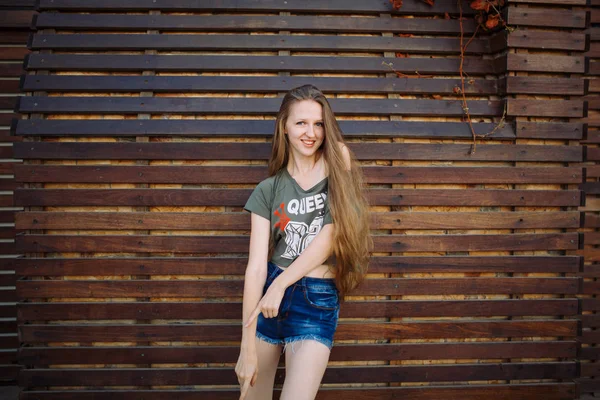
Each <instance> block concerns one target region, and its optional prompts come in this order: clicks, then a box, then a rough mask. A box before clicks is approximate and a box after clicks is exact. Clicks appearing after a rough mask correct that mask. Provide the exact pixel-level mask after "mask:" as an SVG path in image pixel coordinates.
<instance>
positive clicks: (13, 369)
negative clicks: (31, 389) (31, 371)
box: [0, 365, 23, 386]
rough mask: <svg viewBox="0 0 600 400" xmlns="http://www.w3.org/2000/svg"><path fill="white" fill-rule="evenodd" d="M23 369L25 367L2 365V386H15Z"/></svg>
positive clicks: (0, 377)
mask: <svg viewBox="0 0 600 400" xmlns="http://www.w3.org/2000/svg"><path fill="white" fill-rule="evenodd" d="M21 368H23V367H21V366H19V365H0V382H2V385H3V386H8V385H14V384H15V382H16V380H17V376H18V375H19V371H20V370H21Z"/></svg>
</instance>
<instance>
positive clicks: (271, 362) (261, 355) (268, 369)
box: [246, 338, 283, 400]
mask: <svg viewBox="0 0 600 400" xmlns="http://www.w3.org/2000/svg"><path fill="white" fill-rule="evenodd" d="M282 348H283V346H281V345H274V344H270V343H267V342H265V341H263V340H260V339H259V338H256V355H257V357H258V376H257V379H256V383H255V384H254V386H251V387H250V389H249V390H248V395H247V396H246V399H247V400H271V399H272V398H273V383H274V381H275V374H276V373H277V365H278V364H279V357H280V356H281V349H282Z"/></svg>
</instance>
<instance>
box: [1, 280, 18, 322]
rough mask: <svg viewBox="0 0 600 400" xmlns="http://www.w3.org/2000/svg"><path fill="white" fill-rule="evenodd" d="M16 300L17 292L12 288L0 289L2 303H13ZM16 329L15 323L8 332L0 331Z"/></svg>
mask: <svg viewBox="0 0 600 400" xmlns="http://www.w3.org/2000/svg"><path fill="white" fill-rule="evenodd" d="M16 301H17V292H16V291H15V289H14V288H10V289H0V302H2V303H15V302H16ZM0 330H1V329H0ZM15 331H16V324H15V325H14V326H13V327H12V328H11V330H10V332H6V331H4V332H0V333H12V332H15Z"/></svg>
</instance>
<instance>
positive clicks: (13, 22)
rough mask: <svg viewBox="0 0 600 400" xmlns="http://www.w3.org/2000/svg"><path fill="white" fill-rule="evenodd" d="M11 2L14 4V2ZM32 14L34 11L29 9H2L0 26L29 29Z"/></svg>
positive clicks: (3, 27)
mask: <svg viewBox="0 0 600 400" xmlns="http://www.w3.org/2000/svg"><path fill="white" fill-rule="evenodd" d="M12 3H13V4H14V2H12ZM34 14H35V12H34V11H30V10H27V11H25V10H2V13H0V28H2V29H15V28H23V29H29V27H30V25H31V19H32V18H33V16H34Z"/></svg>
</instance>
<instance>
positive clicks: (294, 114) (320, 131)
mask: <svg viewBox="0 0 600 400" xmlns="http://www.w3.org/2000/svg"><path fill="white" fill-rule="evenodd" d="M284 133H285V134H286V135H287V136H288V140H289V144H290V152H292V155H293V157H295V158H296V159H298V158H302V157H314V155H315V154H316V152H317V150H318V149H319V148H320V147H321V144H323V140H324V139H325V128H324V124H323V107H321V105H320V104H319V103H317V102H316V101H313V100H302V101H296V102H294V103H293V104H292V106H291V107H290V113H289V116H288V119H287V121H286V122H285V131H284Z"/></svg>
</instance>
